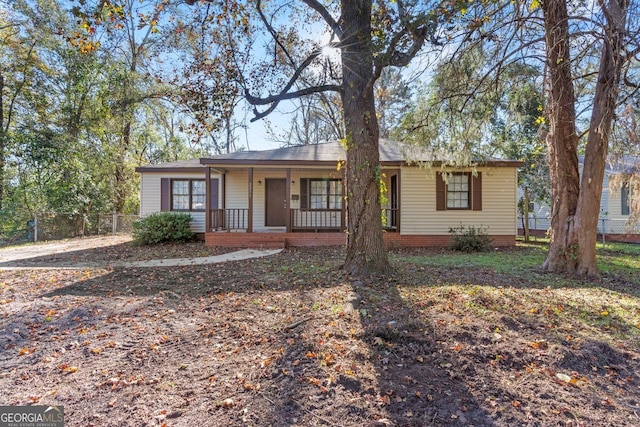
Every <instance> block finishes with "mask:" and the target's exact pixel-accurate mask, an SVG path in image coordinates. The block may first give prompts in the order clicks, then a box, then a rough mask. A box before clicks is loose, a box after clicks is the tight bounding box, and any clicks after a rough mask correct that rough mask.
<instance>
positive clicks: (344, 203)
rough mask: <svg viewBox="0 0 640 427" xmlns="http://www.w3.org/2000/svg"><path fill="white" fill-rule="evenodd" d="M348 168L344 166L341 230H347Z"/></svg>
mask: <svg viewBox="0 0 640 427" xmlns="http://www.w3.org/2000/svg"><path fill="white" fill-rule="evenodd" d="M345 172H346V168H342V180H341V182H342V203H341V205H340V206H341V207H342V209H340V225H341V226H342V230H341V231H345V230H346V229H347V174H346V173H345Z"/></svg>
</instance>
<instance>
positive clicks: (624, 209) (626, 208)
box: [620, 182, 630, 215]
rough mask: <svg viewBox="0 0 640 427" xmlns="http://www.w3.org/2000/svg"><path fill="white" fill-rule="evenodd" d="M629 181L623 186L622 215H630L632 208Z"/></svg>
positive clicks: (621, 194)
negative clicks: (630, 205) (630, 206)
mask: <svg viewBox="0 0 640 427" xmlns="http://www.w3.org/2000/svg"><path fill="white" fill-rule="evenodd" d="M629 194H630V191H629V183H628V182H625V183H624V185H623V186H622V191H621V193H620V196H621V200H622V210H621V212H620V213H621V214H622V215H629V213H630V209H629Z"/></svg>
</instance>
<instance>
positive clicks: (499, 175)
mask: <svg viewBox="0 0 640 427" xmlns="http://www.w3.org/2000/svg"><path fill="white" fill-rule="evenodd" d="M438 171H439V170H438ZM477 171H478V172H481V173H482V210H480V211H473V210H465V209H454V210H445V211H438V210H436V172H437V171H436V170H435V169H433V170H426V169H422V168H419V167H410V166H405V167H403V168H402V173H401V189H400V192H401V194H400V215H401V222H400V224H401V225H400V231H401V233H402V234H409V235H410V234H418V235H425V234H426V235H446V234H449V229H450V228H451V227H458V226H460V225H463V226H473V227H482V228H485V229H486V231H487V233H489V234H491V235H513V236H515V235H516V233H517V228H516V215H517V210H516V183H517V171H516V169H515V168H510V167H504V168H502V167H501V168H498V167H495V168H487V167H481V168H478V169H477ZM456 172H457V171H456ZM463 172H471V170H470V169H469V170H465V171H463Z"/></svg>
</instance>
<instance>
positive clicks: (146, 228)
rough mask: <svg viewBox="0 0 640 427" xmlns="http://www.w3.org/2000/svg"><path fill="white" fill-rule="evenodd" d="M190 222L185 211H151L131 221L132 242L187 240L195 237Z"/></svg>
mask: <svg viewBox="0 0 640 427" xmlns="http://www.w3.org/2000/svg"><path fill="white" fill-rule="evenodd" d="M190 224H191V216H190V215H189V214H187V213H179V212H158V213H153V214H151V215H149V216H146V217H144V218H142V219H139V220H138V221H136V222H134V223H133V239H134V243H135V244H137V245H153V244H156V243H163V242H188V241H190V240H193V238H194V237H195V234H194V233H193V231H191V226H190Z"/></svg>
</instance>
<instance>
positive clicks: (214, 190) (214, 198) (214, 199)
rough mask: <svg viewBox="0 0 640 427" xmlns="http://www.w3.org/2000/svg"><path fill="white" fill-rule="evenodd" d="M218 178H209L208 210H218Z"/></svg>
mask: <svg viewBox="0 0 640 427" xmlns="http://www.w3.org/2000/svg"><path fill="white" fill-rule="evenodd" d="M218 187H219V185H218V178H211V181H210V182H209V188H210V194H211V199H210V200H209V209H218Z"/></svg>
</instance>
